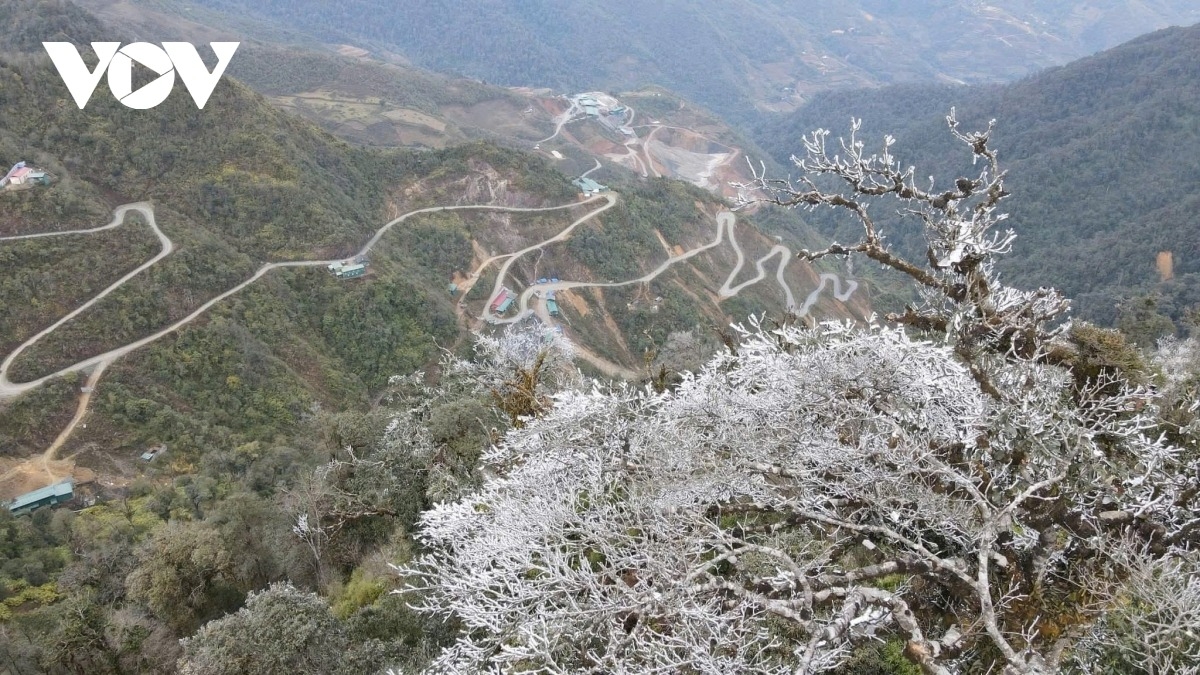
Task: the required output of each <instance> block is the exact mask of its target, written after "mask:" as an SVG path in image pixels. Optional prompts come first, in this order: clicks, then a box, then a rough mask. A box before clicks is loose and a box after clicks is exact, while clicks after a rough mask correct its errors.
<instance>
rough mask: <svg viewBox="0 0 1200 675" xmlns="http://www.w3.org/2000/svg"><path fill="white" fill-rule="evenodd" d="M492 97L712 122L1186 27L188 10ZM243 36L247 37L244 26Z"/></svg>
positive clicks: (1177, 0)
mask: <svg viewBox="0 0 1200 675" xmlns="http://www.w3.org/2000/svg"><path fill="white" fill-rule="evenodd" d="M196 4H197V5H199V6H204V7H208V8H215V9H218V10H223V11H227V12H229V13H230V15H233V16H237V17H247V16H248V17H254V18H258V19H266V20H268V21H270V22H274V23H276V24H279V25H283V26H286V27H288V28H291V29H295V30H298V31H301V32H303V33H307V34H309V35H311V36H313V37H314V38H316V39H318V40H320V41H323V42H334V43H349V44H353V45H356V46H360V47H365V48H367V49H372V50H376V51H378V52H391V53H394V54H396V55H398V56H399V57H402V58H404V59H407V60H409V61H411V62H412V63H416V64H418V65H422V66H426V67H430V68H433V69H436V70H443V71H449V72H456V73H461V74H463V75H466V76H468V77H473V78H481V79H484V80H487V81H488V82H494V83H498V84H504V85H520V86H547V87H553V88H555V89H559V90H583V89H607V90H625V89H633V88H637V87H641V86H644V85H646V84H658V85H662V86H666V87H668V88H671V89H673V90H676V91H678V92H679V93H681V94H684V95H685V96H687V97H688V98H690V99H692V100H694V101H697V102H699V103H702V104H705V105H707V106H709V107H711V108H713V109H716V110H718V111H719V112H722V113H724V114H735V115H739V116H740V115H741V114H743V113H745V112H746V111H747V110H749V109H750V108H751V107H758V108H760V109H777V110H786V109H790V108H793V107H795V106H796V105H798V104H799V103H801V102H802V101H803V100H804V99H805V98H806V97H807V96H809V95H810V94H811V93H813V92H815V91H819V90H823V89H828V88H832V87H847V86H870V85H877V84H886V83H892V82H905V81H944V82H967V83H977V82H990V81H998V80H1007V79H1014V78H1016V77H1019V76H1022V75H1025V74H1028V73H1030V72H1033V71H1035V70H1037V69H1040V68H1045V67H1047V66H1052V65H1059V64H1062V63H1066V62H1067V61H1069V60H1072V59H1075V58H1079V57H1081V56H1085V55H1087V54H1090V53H1093V52H1095V51H1099V50H1101V49H1105V48H1108V47H1112V46H1115V45H1117V44H1119V43H1120V42H1123V41H1125V40H1128V39H1130V38H1133V37H1135V36H1137V35H1140V34H1142V33H1146V32H1149V31H1151V30H1155V29H1158V28H1163V27H1166V26H1169V25H1188V24H1191V23H1195V22H1197V21H1200V6H1197V4H1196V3H1195V2H1191V1H1190V0H1151V1H1145V2H1143V1H1136V2H1135V1H1132V0H1093V1H1090V2H1081V1H1078V0H1070V1H1061V0H1023V1H1021V2H1005V3H995V4H988V3H983V2H977V1H973V0H937V1H934V0H912V1H905V2H887V1H879V0H815V1H811V2H793V1H785V0H731V1H722V2H710V1H708V0H666V1H664V2H654V3H645V2H638V1H636V0H615V1H612V2H594V3H590V2H589V3H578V2H569V1H567V0H536V1H534V2H520V3H512V2H487V3H480V2H474V1H472V0H434V1H426V0H401V1H399V2H389V3H381V2H374V1H371V0H347V1H344V2H337V3H327V2H321V1H318V0H263V1H255V2H246V1H245V0H199V2H197V3H196ZM250 28H251V26H248V27H247V29H250Z"/></svg>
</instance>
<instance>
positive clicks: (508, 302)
mask: <svg viewBox="0 0 1200 675" xmlns="http://www.w3.org/2000/svg"><path fill="white" fill-rule="evenodd" d="M514 300H516V298H514V297H511V296H510V297H508V298H505V300H504V302H502V303H500V306H499V307H497V308H496V313H497V314H503V313H505V312H507V311H508V308H509V307H512V306H513V301H514Z"/></svg>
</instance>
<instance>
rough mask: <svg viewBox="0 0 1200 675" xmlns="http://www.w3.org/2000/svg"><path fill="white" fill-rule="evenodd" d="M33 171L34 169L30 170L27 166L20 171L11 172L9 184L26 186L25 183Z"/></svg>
mask: <svg viewBox="0 0 1200 675" xmlns="http://www.w3.org/2000/svg"><path fill="white" fill-rule="evenodd" d="M32 171H33V169H30V168H29V167H27V166H23V167H21V168H19V169H14V170H12V171H10V172H9V174H8V182H9V183H11V184H13V185H24V184H25V181H26V180H28V178H29V174H30V173H31V172H32Z"/></svg>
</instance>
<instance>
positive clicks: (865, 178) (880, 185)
mask: <svg viewBox="0 0 1200 675" xmlns="http://www.w3.org/2000/svg"><path fill="white" fill-rule="evenodd" d="M949 121H950V126H951V130H952V132H953V133H954V134H955V135H956V136H957V137H958V138H959V139H960V140H962V141H963V142H964V143H965V144H966V145H967V146H968V147H969V148H970V151H971V152H972V153H973V155H974V156H975V157H976V158H977V159H978V160H980V161H981V162H982V166H981V168H980V171H979V173H978V174H977V175H975V176H969V177H963V178H959V179H958V180H956V181H953V182H952V183H951V184H950V187H948V188H946V189H940V190H939V189H935V187H934V186H933V185H932V184H930V185H928V186H924V187H920V186H918V185H917V182H916V180H915V178H914V176H915V171H914V170H913V169H903V168H901V167H900V166H899V164H898V163H897V161H896V160H895V158H894V157H892V156H891V155H890V152H889V151H888V147H889V146H890V140H889V141H887V142H885V144H884V149H883V152H882V153H881V154H878V155H868V154H867V153H866V151H865V150H864V146H863V144H862V143H861V142H860V141H858V140H857V139H856V138H855V137H854V136H853V135H852V136H851V138H850V140H848V141H846V142H844V143H843V144H842V149H841V152H839V153H838V154H837V155H836V156H830V154H829V152H828V151H827V150H826V136H827V134H826V133H825V132H817V133H816V134H814V135H813V136H812V137H809V138H807V139H805V148H806V152H807V154H806V157H805V158H804V159H803V160H798V164H799V165H800V167H801V168H802V169H803V170H804V171H805V173H806V178H803V179H801V180H800V181H799V182H798V183H789V182H776V181H770V180H766V179H765V178H764V179H760V181H759V183H758V185H757V187H758V188H760V189H766V190H768V191H769V193H770V194H771V195H772V199H773V200H774V201H776V202H777V203H781V204H785V205H803V206H811V207H833V208H839V209H845V210H847V211H848V212H850V213H852V214H853V215H854V216H856V217H857V218H858V220H859V221H860V222H861V223H862V226H863V238H862V240H861V241H859V242H858V243H856V244H853V245H838V244H835V245H833V246H831V247H829V248H828V249H827V250H825V251H821V252H818V253H807V252H806V253H804V254H803V255H805V256H806V257H808V258H819V257H822V256H825V255H849V254H860V255H865V256H867V257H868V258H870V259H872V260H874V261H876V262H879V263H881V264H883V265H886V266H888V267H891V268H893V269H896V270H898V271H900V272H903V273H905V274H907V275H908V276H909V277H911V278H912V279H913V280H914V281H915V282H916V284H917V285H918V286H919V288H920V290H921V296H920V297H921V303H920V304H918V305H914V306H911V307H908V308H907V309H906V310H905V311H904V312H902V313H900V314H897V315H894V316H889V317H887V318H886V322H882V323H878V324H873V325H869V326H852V325H843V324H825V325H821V326H818V327H816V328H803V327H798V326H783V327H775V328H765V327H763V326H761V325H759V324H758V322H755V321H751V322H750V327H749V328H739V331H740V333H741V338H742V339H741V342H740V344H739V345H738V347H737V349H736V351H733V350H731V351H729V352H726V353H722V354H719V355H717V356H716V357H714V358H713V359H712V360H711V361H710V362H709V363H708V364H707V365H705V366H704V367H703V368H702V369H701V370H700V371H699V372H697V373H695V374H691V375H687V376H686V377H685V378H684V381H683V382H682V383H681V384H680V386H679V387H678V388H677V389H676V390H674V391H667V392H663V393H658V392H656V391H654V390H652V389H644V390H638V389H633V388H630V387H610V386H602V385H599V384H593V385H592V386H590V387H586V386H584V387H575V388H568V389H566V390H563V391H561V392H559V393H558V394H557V395H556V396H555V397H554V398H553V408H552V410H550V411H549V412H548V413H547V414H544V415H543V416H542V417H540V418H537V419H531V420H529V421H528V423H527V424H526V425H525V426H523V427H520V428H515V429H513V430H512V431H510V432H509V433H508V434H507V436H506V437H505V438H504V439H503V441H502V442H501V443H499V444H497V445H496V446H495V447H494V448H493V449H492V450H491V451H490V452H489V453H487V454H486V455H485V458H484V460H485V462H486V463H487V465H488V466H489V468H490V469H491V471H492V472H494V475H493V476H492V477H490V478H489V479H488V480H487V481H485V483H484V485H483V487H482V489H481V490H480V491H479V492H478V493H476V494H473V495H471V496H469V497H466V498H464V499H461V500H459V501H456V502H453V503H441V504H438V505H437V506H435V507H434V508H433V509H432V510H430V511H428V512H427V513H426V514H425V515H424V516H423V517H422V521H421V527H420V531H419V539H420V541H421V543H422V544H423V545H424V547H425V548H426V549H427V551H428V553H427V554H426V555H424V556H423V557H421V558H420V559H419V560H418V561H417V563H416V564H415V565H413V566H410V567H407V568H405V569H403V570H402V572H403V573H404V574H405V575H407V576H408V579H409V583H410V584H411V586H412V588H413V589H419V590H421V591H422V592H421V593H420V594H419V595H417V596H414V597H415V598H416V601H417V602H418V603H419V605H420V607H421V608H423V609H424V610H425V611H427V612H429V613H430V614H432V615H435V616H437V615H442V616H453V617H455V618H456V619H458V621H459V622H460V623H461V625H462V626H463V627H464V629H463V632H462V634H461V636H460V638H459V639H458V640H457V642H456V643H455V644H454V645H453V646H452V647H450V648H448V649H447V650H445V651H444V652H443V653H442V654H441V656H440V657H439V658H438V659H437V660H436V661H435V663H434V665H433V666H432V670H433V671H435V672H447V673H473V672H481V671H503V672H526V673H560V672H596V673H600V672H605V673H607V672H612V673H633V672H637V673H655V672H657V673H677V672H690V673H714V674H716V673H731V672H749V673H755V672H757V673H813V672H823V671H828V670H831V669H833V668H836V667H837V666H838V665H840V664H842V663H843V662H845V660H846V659H847V657H848V656H849V655H850V653H851V651H852V650H853V649H854V648H856V647H858V646H861V645H869V644H879V643H881V642H885V641H886V642H897V643H899V644H902V645H903V647H902V648H903V653H904V655H905V656H906V657H907V658H908V659H909V660H910V661H912V662H913V663H914V664H916V665H917V666H919V668H920V669H921V670H922V671H923V672H925V673H953V672H959V671H963V670H966V669H967V668H968V667H971V669H972V670H978V671H980V672H987V671H990V672H1004V673H1011V674H1017V673H1022V674H1042V673H1053V672H1060V671H1062V670H1070V669H1076V670H1079V671H1083V672H1094V671H1097V670H1101V669H1104V668H1109V669H1110V670H1113V672H1138V670H1139V669H1140V670H1141V671H1142V672H1164V671H1163V670H1162V668H1163V667H1167V666H1169V667H1170V668H1172V669H1174V672H1189V671H1188V670H1187V669H1188V668H1192V669H1193V670H1194V669H1195V668H1197V667H1198V666H1200V654H1197V653H1196V650H1194V649H1192V648H1191V647H1188V645H1194V644H1195V636H1196V634H1197V633H1200V617H1197V615H1196V613H1195V612H1188V611H1180V607H1181V604H1180V603H1181V602H1184V603H1186V602H1188V601H1190V599H1191V598H1193V597H1194V596H1195V592H1196V591H1195V589H1196V583H1197V582H1196V574H1197V566H1196V558H1195V555H1196V554H1195V549H1196V547H1197V546H1198V544H1200V504H1198V499H1197V495H1198V493H1200V483H1198V481H1200V478H1198V475H1200V461H1198V460H1197V457H1196V453H1195V452H1194V450H1193V451H1191V452H1189V451H1187V450H1186V449H1181V448H1179V447H1177V446H1175V445H1172V444H1171V442H1169V441H1168V440H1167V439H1166V438H1165V436H1164V430H1163V425H1162V422H1161V420H1160V419H1159V417H1158V412H1159V396H1158V394H1157V392H1156V391H1154V390H1152V389H1150V388H1147V387H1144V386H1140V385H1136V384H1134V383H1133V379H1132V378H1129V377H1126V376H1125V375H1124V374H1123V373H1122V371H1121V369H1120V368H1110V367H1097V368H1094V369H1091V370H1086V371H1084V370H1080V369H1078V368H1076V367H1075V366H1076V365H1077V363H1078V362H1079V360H1080V357H1079V349H1078V347H1077V345H1075V344H1073V343H1072V342H1071V340H1070V339H1069V336H1070V331H1069V325H1068V324H1067V323H1066V322H1065V321H1064V320H1063V316H1064V313H1065V312H1066V310H1067V308H1068V303H1067V302H1066V300H1064V299H1063V298H1062V297H1061V296H1059V295H1058V294H1057V293H1056V292H1054V291H1053V290H1050V289H1039V290H1037V291H1032V292H1027V291H1020V290H1017V289H1013V288H1009V287H1007V286H1004V285H1003V284H1002V283H1001V282H1000V280H999V279H998V278H997V277H996V275H995V274H994V273H993V271H992V267H991V265H992V260H993V258H994V256H996V255H998V254H1002V253H1005V252H1007V250H1008V247H1009V245H1010V243H1011V241H1012V238H1013V235H1012V233H1011V232H1000V231H997V229H996V225H997V224H998V223H999V222H1000V221H1001V220H1002V215H1001V214H1000V213H999V212H998V211H997V205H998V204H999V202H1000V201H1001V200H1002V199H1003V198H1004V197H1005V196H1006V195H1007V193H1006V191H1005V190H1004V184H1003V181H1004V174H1003V173H1002V171H1001V170H1000V167H999V162H998V160H997V157H996V154H995V153H994V152H993V151H992V150H991V149H990V148H989V147H988V132H983V133H972V134H967V133H962V132H960V131H959V130H958V129H957V124H956V123H955V121H954V119H953V115H951V117H950V118H949ZM856 126H857V125H856ZM820 175H824V176H826V177H832V178H833V179H836V181H837V182H838V183H839V185H840V189H838V190H834V189H831V188H830V187H828V186H827V183H826V182H820V187H819V186H818V181H819V180H820V179H813V178H812V177H813V176H820ZM884 198H889V199H896V200H899V201H900V202H901V203H902V205H903V207H904V208H905V209H906V210H908V211H909V212H911V213H913V214H914V215H915V216H916V217H918V218H920V219H921V220H922V221H923V222H924V224H925V227H926V232H927V234H928V240H929V250H928V255H927V260H925V261H922V262H919V263H917V262H912V261H909V260H906V259H904V258H902V257H901V256H899V255H897V254H896V253H894V252H893V251H892V250H891V249H889V247H888V246H887V245H886V242H885V240H884V238H883V236H882V234H881V233H880V232H878V230H877V229H876V227H875V225H874V221H873V220H872V218H871V217H870V207H871V206H872V205H873V203H874V202H876V201H878V200H880V199H884ZM1127 635H1136V636H1137V640H1138V641H1139V644H1138V646H1139V649H1140V650H1141V651H1140V652H1139V654H1138V655H1137V656H1135V657H1132V658H1128V659H1125V660H1120V659H1121V658H1124V657H1120V650H1121V648H1122V647H1121V645H1122V644H1124V643H1123V642H1122V640H1123V639H1126V638H1125V637H1123V636H1127Z"/></svg>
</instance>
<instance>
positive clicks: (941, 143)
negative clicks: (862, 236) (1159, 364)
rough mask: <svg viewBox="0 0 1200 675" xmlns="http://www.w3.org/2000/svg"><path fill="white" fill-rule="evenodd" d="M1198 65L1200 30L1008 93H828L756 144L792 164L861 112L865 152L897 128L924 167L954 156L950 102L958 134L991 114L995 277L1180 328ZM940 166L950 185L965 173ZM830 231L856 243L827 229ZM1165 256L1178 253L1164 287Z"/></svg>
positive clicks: (1093, 309)
mask: <svg viewBox="0 0 1200 675" xmlns="http://www.w3.org/2000/svg"><path fill="white" fill-rule="evenodd" d="M1198 57H1200V26H1193V27H1191V28H1178V29H1168V30H1164V31H1161V32H1158V33H1154V34H1151V35H1148V36H1145V37H1143V38H1139V39H1137V40H1135V41H1133V42H1130V43H1128V44H1126V45H1123V46H1121V47H1118V48H1116V49H1112V50H1110V51H1107V52H1104V53H1101V54H1099V55H1097V56H1094V57H1091V58H1087V59H1084V60H1081V61H1078V62H1075V63H1072V64H1070V65H1068V66H1065V67H1062V68H1058V69H1053V70H1050V71H1047V72H1045V73H1041V74H1039V75H1036V76H1034V77H1030V78H1028V79H1026V80H1023V81H1020V82H1017V83H1014V84H1010V85H1002V86H991V87H975V88H966V87H949V86H907V87H890V88H885V89H879V90H866V91H853V92H840V93H833V94H828V95H825V96H822V97H818V98H817V99H815V100H814V101H812V102H811V103H810V104H809V105H807V106H806V107H804V108H802V109H801V110H799V111H797V112H796V113H794V114H792V115H790V116H787V117H784V118H780V119H777V120H774V121H772V122H770V123H768V124H765V125H764V126H763V127H762V128H761V129H760V130H759V133H758V134H757V137H758V139H759V141H760V143H761V144H762V145H763V146H764V147H766V148H768V149H769V150H771V151H772V152H773V153H774V154H775V156H776V158H777V159H779V160H780V161H786V160H787V159H788V157H789V156H790V155H791V154H793V153H797V154H800V153H802V152H803V146H802V145H801V142H800V138H801V136H803V135H805V134H808V133H810V132H812V131H813V130H815V129H818V128H824V129H831V130H833V132H834V133H833V137H834V138H836V137H837V136H838V135H843V136H844V135H848V134H849V131H850V120H851V118H852V117H854V118H861V119H862V121H863V128H862V132H861V133H860V140H863V141H865V142H866V143H867V144H868V147H871V146H872V145H877V146H878V147H879V149H881V150H882V147H883V146H882V140H883V135H884V134H885V133H890V134H892V135H894V136H895V138H896V144H895V145H894V146H893V148H892V150H893V152H894V153H895V154H896V155H897V156H898V157H900V159H901V162H903V163H904V164H906V165H910V164H911V165H916V166H923V165H930V164H933V163H935V161H936V160H940V159H941V158H943V157H953V156H954V154H953V152H952V149H953V146H954V143H955V141H954V139H953V138H952V137H951V136H950V134H949V133H948V132H947V130H946V128H945V122H944V117H945V115H946V114H947V113H948V112H949V111H950V109H951V107H955V108H956V109H957V116H958V119H959V121H960V122H961V123H962V125H963V126H964V128H969V129H982V128H985V127H986V125H987V123H988V120H990V119H995V120H996V129H995V132H994V133H993V139H994V144H995V147H996V148H997V149H998V151H999V152H1000V155H1001V157H1002V158H1003V159H1004V161H1005V163H1006V165H1007V166H1008V167H1009V168H1010V170H1011V173H1012V179H1011V181H1010V182H1009V189H1010V191H1011V192H1012V193H1013V197H1012V199H1011V200H1010V202H1009V204H1010V211H1011V219H1010V220H1009V221H1008V224H1009V226H1010V227H1012V228H1013V230H1015V231H1016V233H1017V235H1018V238H1017V240H1016V242H1015V245H1014V254H1013V255H1012V256H1008V257H1007V258H1006V260H1004V261H1003V262H1001V263H1000V269H1001V270H1002V271H1004V272H1006V273H1007V274H1008V275H1010V276H1011V278H1012V279H1014V280H1018V281H1020V282H1021V283H1022V284H1024V285H1027V286H1041V285H1046V286H1054V287H1057V288H1060V289H1063V290H1064V291H1065V292H1066V293H1067V294H1068V295H1069V296H1070V297H1072V298H1074V300H1075V308H1076V315H1077V316H1081V317H1084V318H1087V319H1091V320H1096V321H1101V322H1104V323H1108V324H1114V323H1116V322H1117V321H1118V318H1119V315H1120V314H1121V311H1122V310H1120V309H1119V308H1118V305H1122V306H1128V301H1129V299H1130V298H1131V297H1135V296H1137V297H1144V296H1150V297H1151V298H1152V302H1153V303H1154V306H1155V308H1156V309H1155V310H1154V312H1155V313H1157V314H1158V315H1161V316H1169V317H1171V318H1172V319H1175V320H1177V321H1181V320H1182V319H1184V315H1185V313H1186V311H1187V310H1188V309H1189V308H1191V307H1195V306H1196V305H1198V304H1200V237H1197V236H1196V232H1197V223H1198V220H1197V215H1196V214H1197V213H1198V212H1200V192H1197V190H1196V186H1197V185H1198V184H1200V58H1198ZM940 164H941V165H943V166H946V167H947V171H946V173H944V174H941V178H942V181H943V182H942V184H943V185H944V184H945V180H946V176H948V175H949V172H950V171H957V170H960V169H962V168H964V167H960V166H951V165H948V164H947V163H946V162H944V161H943V162H940ZM876 215H877V216H878V217H880V218H885V219H890V217H891V215H892V214H890V213H882V212H881V213H878V214H876ZM815 222H816V221H814V223H815ZM824 227H825V228H826V229H825V231H826V233H827V234H831V235H834V236H836V237H838V238H839V239H841V240H844V241H848V240H850V239H851V237H852V236H853V235H852V234H851V232H850V231H849V230H848V229H846V228H845V227H842V228H839V227H838V225H837V223H835V222H832V221H828V222H825V223H824ZM889 228H890V231H892V232H893V233H894V236H893V238H892V241H893V242H894V243H895V244H896V245H897V246H899V247H901V248H902V249H905V250H907V251H909V252H910V253H911V252H912V251H913V250H914V248H916V247H923V245H924V244H923V239H922V238H921V237H920V235H919V230H918V229H917V226H916V224H915V223H913V222H912V221H911V220H910V221H909V222H908V223H907V224H900V223H891V224H889ZM922 250H923V249H922ZM1160 252H1170V254H1171V257H1172V258H1173V269H1171V270H1170V272H1171V274H1170V276H1169V278H1166V279H1165V280H1164V277H1165V276H1167V275H1165V274H1163V273H1162V271H1160V270H1159V269H1158V268H1157V267H1156V263H1157V260H1158V254H1159V253H1160ZM1141 306H1142V307H1143V309H1144V308H1145V306H1144V305H1141ZM1125 311H1126V312H1128V311H1130V310H1129V309H1128V307H1127V309H1126V310H1125ZM1181 325H1182V324H1181Z"/></svg>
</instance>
